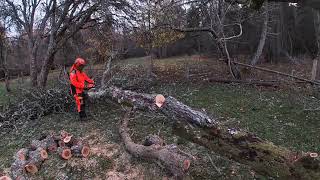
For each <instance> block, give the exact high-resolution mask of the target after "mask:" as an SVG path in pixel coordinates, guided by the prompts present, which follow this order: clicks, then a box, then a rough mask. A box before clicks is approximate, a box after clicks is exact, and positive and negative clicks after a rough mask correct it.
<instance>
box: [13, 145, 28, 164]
mask: <svg viewBox="0 0 320 180" xmlns="http://www.w3.org/2000/svg"><path fill="white" fill-rule="evenodd" d="M28 154H29V149H27V148H22V149H20V150H19V151H18V152H17V153H16V154H15V155H14V157H13V159H14V160H21V161H25V160H27V158H28Z"/></svg>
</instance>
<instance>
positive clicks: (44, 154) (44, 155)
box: [40, 149, 48, 160]
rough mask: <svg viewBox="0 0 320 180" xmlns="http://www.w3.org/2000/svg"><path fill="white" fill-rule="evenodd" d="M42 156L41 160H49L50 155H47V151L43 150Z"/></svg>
mask: <svg viewBox="0 0 320 180" xmlns="http://www.w3.org/2000/svg"><path fill="white" fill-rule="evenodd" d="M40 156H41V159H42V160H45V159H48V153H47V151H46V150H44V149H42V150H41V151H40Z"/></svg>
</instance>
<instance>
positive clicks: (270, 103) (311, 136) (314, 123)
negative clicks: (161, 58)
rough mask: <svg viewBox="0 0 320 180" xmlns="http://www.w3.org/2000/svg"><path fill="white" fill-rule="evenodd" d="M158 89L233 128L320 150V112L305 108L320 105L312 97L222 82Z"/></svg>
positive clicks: (278, 142) (275, 140) (288, 144)
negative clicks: (222, 83) (223, 83)
mask: <svg viewBox="0 0 320 180" xmlns="http://www.w3.org/2000/svg"><path fill="white" fill-rule="evenodd" d="M157 88H160V90H159V91H164V92H165V93H167V94H169V95H172V96H176V97H179V99H180V100H182V101H183V102H185V103H186V104H189V105H191V106H193V107H196V108H199V109H201V108H204V109H205V110H206V111H207V112H209V113H210V114H212V115H214V116H216V117H217V118H219V119H220V121H222V122H227V123H228V122H229V124H230V125H229V126H230V127H232V126H236V127H241V128H243V129H246V130H248V131H250V132H253V133H256V134H257V135H258V136H260V137H262V138H265V139H268V140H270V141H272V142H274V143H275V144H277V145H283V146H286V147H289V148H294V149H296V150H303V151H317V152H319V151H320V134H319V130H320V121H319V120H320V118H319V117H320V111H313V112H307V111H304V108H305V107H304V106H308V105H310V106H311V105H312V106H314V108H316V107H320V101H319V100H317V99H314V98H313V97H309V96H304V95H301V94H291V92H286V91H260V90H258V89H256V88H252V87H245V86H236V85H235V86H233V85H221V84H215V85H201V86H199V85H191V86H190V85H178V86H176V87H175V88H174V91H173V90H172V89H173V88H170V87H169V86H167V87H157ZM157 88H155V89H157ZM301 99H303V101H304V103H305V104H303V103H301V101H302V100H301Z"/></svg>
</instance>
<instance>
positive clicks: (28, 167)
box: [25, 164, 39, 174]
mask: <svg viewBox="0 0 320 180" xmlns="http://www.w3.org/2000/svg"><path fill="white" fill-rule="evenodd" d="M25 169H26V171H27V172H28V173H31V174H36V173H37V172H38V171H39V169H38V167H37V166H36V165H34V164H27V165H26V166H25Z"/></svg>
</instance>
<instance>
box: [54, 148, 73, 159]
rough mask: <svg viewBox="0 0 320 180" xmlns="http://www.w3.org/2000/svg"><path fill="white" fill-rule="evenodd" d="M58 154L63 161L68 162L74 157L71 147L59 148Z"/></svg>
mask: <svg viewBox="0 0 320 180" xmlns="http://www.w3.org/2000/svg"><path fill="white" fill-rule="evenodd" d="M57 152H58V154H59V156H60V157H61V158H62V159H65V160H68V159H70V158H71V157H72V153H71V149H70V148H69V147H66V146H64V147H58V150H57Z"/></svg>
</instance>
